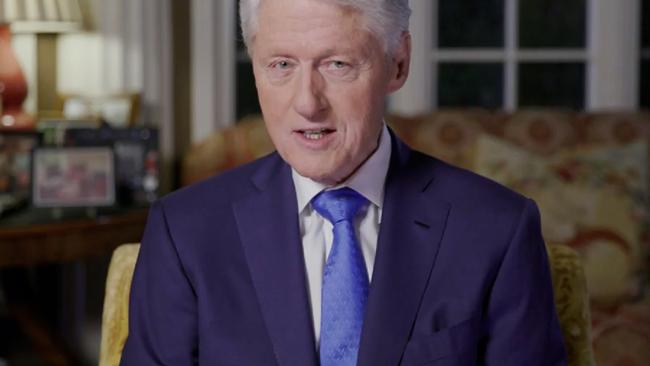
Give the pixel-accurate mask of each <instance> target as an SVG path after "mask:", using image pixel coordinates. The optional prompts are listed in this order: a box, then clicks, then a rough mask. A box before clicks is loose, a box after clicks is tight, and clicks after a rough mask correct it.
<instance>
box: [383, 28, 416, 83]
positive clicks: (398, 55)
mask: <svg viewBox="0 0 650 366" xmlns="http://www.w3.org/2000/svg"><path fill="white" fill-rule="evenodd" d="M389 62H390V63H391V64H390V79H389V80H388V86H387V92H388V93H392V92H395V91H397V90H399V89H400V88H401V87H402V86H403V85H404V83H405V82H406V78H408V75H409V67H410V64H411V33H409V32H408V31H404V32H402V35H401V36H400V40H399V45H398V46H397V49H396V50H395V52H394V54H393V55H391V56H390V60H389Z"/></svg>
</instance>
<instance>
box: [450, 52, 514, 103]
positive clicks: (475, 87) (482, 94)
mask: <svg viewBox="0 0 650 366" xmlns="http://www.w3.org/2000/svg"><path fill="white" fill-rule="evenodd" d="M438 99H439V100H438V105H439V106H441V107H466V106H472V107H485V108H500V107H501V106H502V104H503V65H502V64H500V63H480V64H470V63H442V64H440V65H439V67H438Z"/></svg>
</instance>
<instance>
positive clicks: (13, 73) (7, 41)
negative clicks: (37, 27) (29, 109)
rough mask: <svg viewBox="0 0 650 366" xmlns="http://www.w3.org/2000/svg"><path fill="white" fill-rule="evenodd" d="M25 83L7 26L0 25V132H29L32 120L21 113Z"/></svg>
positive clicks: (31, 127)
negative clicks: (0, 103)
mask: <svg viewBox="0 0 650 366" xmlns="http://www.w3.org/2000/svg"><path fill="white" fill-rule="evenodd" d="M25 98H27V82H26V81H25V75H23V72H22V70H21V69H20V64H18V59H16V55H15V54H14V51H13V49H12V48H11V31H10V28H9V25H7V24H0V101H2V108H0V111H1V112H0V113H2V115H1V116H0V130H7V129H10V130H30V129H33V128H34V119H33V118H32V117H31V116H29V115H28V114H26V113H25V112H23V102H24V101H25Z"/></svg>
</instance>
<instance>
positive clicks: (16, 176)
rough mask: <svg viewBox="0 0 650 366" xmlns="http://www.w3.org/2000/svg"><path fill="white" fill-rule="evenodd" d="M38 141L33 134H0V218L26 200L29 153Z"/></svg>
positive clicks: (27, 193) (9, 132)
mask: <svg viewBox="0 0 650 366" xmlns="http://www.w3.org/2000/svg"><path fill="white" fill-rule="evenodd" d="M40 141H41V136H40V134H38V133H35V132H18V131H3V132H0V216H1V215H3V214H4V213H6V212H7V211H9V210H12V209H15V208H18V207H19V206H21V205H22V204H23V203H25V202H26V201H27V200H28V198H29V190H30V187H31V153H32V150H33V149H34V148H36V147H38V146H39V145H40Z"/></svg>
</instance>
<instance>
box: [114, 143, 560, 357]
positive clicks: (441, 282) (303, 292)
mask: <svg viewBox="0 0 650 366" xmlns="http://www.w3.org/2000/svg"><path fill="white" fill-rule="evenodd" d="M296 208H297V203H296V194H295V192H294V186H293V181H292V179H291V170H290V167H289V166H288V165H287V164H286V163H285V162H284V161H283V160H282V159H281V158H280V157H279V156H278V155H277V154H276V153H274V154H271V155H269V156H267V157H265V158H262V159H260V160H257V161H255V162H253V163H251V164H248V165H245V166H243V167H240V168H237V169H234V170H232V171H230V172H227V173H223V174H221V175H219V176H217V177H214V178H211V179H208V180H206V181H204V182H202V183H199V184H196V185H193V186H191V187H188V188H184V189H181V190H179V191H177V192H175V193H172V194H170V195H168V196H167V197H165V198H163V199H162V200H160V201H159V202H157V203H156V204H154V205H153V206H152V208H151V210H150V216H149V221H148V224H147V228H146V231H145V234H144V238H143V240H142V247H141V251H140V255H139V257H138V262H137V266H136V270H135V274H134V278H133V285H132V290H131V300H130V309H129V311H130V314H129V316H130V320H129V337H128V340H127V342H126V345H125V348H124V353H123V355H122V363H121V364H122V365H134V366H135V365H137V366H146V365H172V366H185V365H196V364H200V365H278V366H316V365H318V356H317V351H316V349H315V341H314V336H313V326H312V317H311V310H310V305H309V300H308V295H307V282H306V277H305V268H304V267H305V263H304V259H303V252H302V245H301V238H300V234H299V227H298V215H297V212H296ZM378 240H379V241H378V245H377V253H376V259H375V270H374V275H373V278H372V283H371V286H370V294H369V299H368V305H367V306H368V307H367V311H366V315H365V316H366V317H365V321H364V326H363V333H362V337H361V347H360V350H359V361H358V365H362V366H381V365H386V366H388V365H432V366H433V365H440V366H443V365H498V366H510V365H512V366H522V365H527V366H531V365H539V366H555V365H565V364H566V355H565V350H564V345H563V339H562V335H561V333H560V328H559V325H558V321H557V316H556V312H555V307H554V302H553V290H552V286H551V279H550V275H549V268H548V262H547V261H548V260H547V256H546V251H545V247H544V243H543V241H542V238H541V233H540V222H539V214H538V211H537V208H536V206H535V204H534V203H533V202H532V201H531V200H528V199H526V198H524V197H522V196H520V195H518V194H516V193H513V192H512V191H510V190H508V189H506V188H503V187H502V186H500V185H498V184H496V183H493V182H491V181H489V180H487V179H484V178H481V177H479V176H477V175H475V174H472V173H469V172H467V171H463V170H461V169H458V168H454V167H451V166H449V165H447V164H445V163H442V162H440V161H439V160H436V159H434V158H431V157H428V156H425V155H423V154H421V153H418V152H416V151H412V150H410V149H409V148H408V147H407V146H406V145H404V144H403V143H401V142H400V141H399V140H398V139H396V138H394V137H393V155H392V157H391V164H390V168H389V172H388V176H387V180H386V189H385V200H384V208H383V218H382V224H381V228H380V232H379V239H378Z"/></svg>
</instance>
